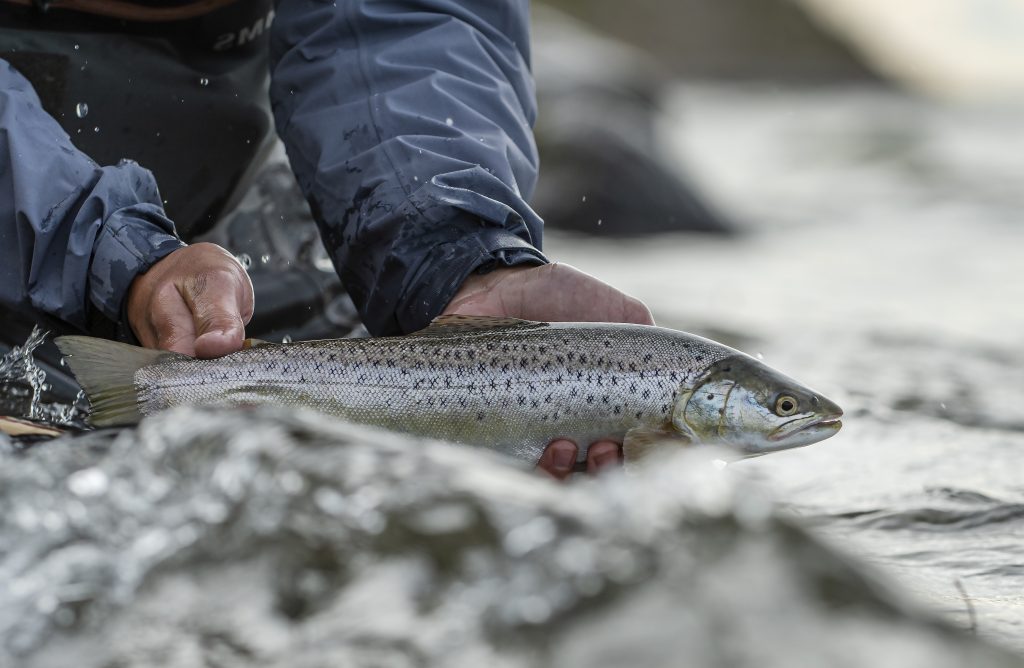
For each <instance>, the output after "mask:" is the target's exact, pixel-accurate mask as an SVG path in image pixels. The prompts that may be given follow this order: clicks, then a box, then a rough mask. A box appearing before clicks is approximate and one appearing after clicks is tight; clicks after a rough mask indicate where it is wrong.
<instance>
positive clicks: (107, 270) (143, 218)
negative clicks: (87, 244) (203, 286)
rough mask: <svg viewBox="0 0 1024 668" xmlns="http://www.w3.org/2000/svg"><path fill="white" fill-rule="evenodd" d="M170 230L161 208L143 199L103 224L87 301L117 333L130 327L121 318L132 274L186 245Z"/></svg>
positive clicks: (133, 277) (90, 268)
mask: <svg viewBox="0 0 1024 668" xmlns="http://www.w3.org/2000/svg"><path fill="white" fill-rule="evenodd" d="M173 231H174V225H173V223H171V221H170V220H169V219H168V218H167V217H166V216H165V215H164V213H163V210H162V209H161V208H160V207H158V206H156V205H153V204H146V203H142V204H137V205H134V206H130V207H126V208H124V209H119V210H117V211H115V212H114V213H112V214H111V215H110V217H109V218H108V219H107V220H106V222H105V223H104V224H103V227H102V229H101V230H100V234H99V237H98V238H97V239H96V243H95V245H94V246H93V257H92V263H91V264H90V266H89V301H90V302H91V303H92V305H93V306H94V307H95V308H96V309H97V310H98V311H99V312H100V313H101V314H102V315H103V316H104V317H105V318H107V319H109V320H110V321H111V322H113V323H116V324H117V325H118V331H119V334H122V335H123V334H124V333H126V332H130V331H131V330H130V328H128V327H127V323H124V322H122V320H123V308H124V303H125V298H126V297H127V295H128V288H129V287H131V284H132V281H133V280H135V277H136V276H138V275H139V274H143V273H145V272H146V271H148V270H149V268H150V267H152V266H153V265H154V264H156V263H157V262H158V261H160V260H162V259H163V258H165V257H167V256H168V255H170V254H171V253H173V252H174V251H176V250H178V249H180V248H184V247H185V245H186V244H185V243H184V242H183V241H182V240H181V239H179V238H178V237H176V236H175V235H174V234H173V233H172V232H173Z"/></svg>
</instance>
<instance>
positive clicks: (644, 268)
mask: <svg viewBox="0 0 1024 668" xmlns="http://www.w3.org/2000/svg"><path fill="white" fill-rule="evenodd" d="M1021 112H1022V110H1021V109H1019V108H1017V109H1015V108H1005V109H991V108H983V109H979V108H970V107H938V106H936V105H934V104H930V103H927V102H924V101H920V100H915V99H910V98H907V97H904V96H901V95H897V94H893V93H886V92H881V91H877V90H862V91H857V90H853V91H846V92H832V93H794V92H783V91H779V90H774V89H770V88H737V87H727V88H723V87H704V88H700V87H686V88H684V89H682V90H680V91H679V93H678V95H677V96H675V97H673V100H672V103H671V105H670V113H669V114H668V116H667V118H666V121H665V124H664V127H663V128H662V140H663V145H664V146H665V147H666V151H668V152H669V153H671V154H672V155H674V156H676V159H677V160H678V161H679V164H680V166H681V168H683V169H685V170H686V173H687V174H688V176H689V177H690V178H691V179H693V180H694V181H696V182H698V183H700V184H701V185H703V186H704V188H705V189H706V191H708V192H710V193H711V194H712V197H713V199H714V201H715V203H716V204H717V205H718V206H719V207H721V208H723V209H725V210H726V211H727V212H728V213H729V214H731V216H732V217H733V218H734V219H735V220H737V221H739V224H740V225H742V227H743V230H744V234H743V235H741V237H740V238H739V239H726V240H716V239H707V238H703V237H686V236H669V237H660V238H656V239H649V240H644V241H636V242H617V243H616V244H615V245H614V246H610V245H606V244H604V243H601V242H592V241H584V240H581V239H577V238H559V237H555V238H551V239H550V240H549V245H548V248H547V250H548V251H549V252H550V254H551V255H552V256H553V257H557V258H560V259H564V260H565V261H567V262H570V263H572V264H575V265H577V266H579V267H581V268H583V269H586V270H589V271H591V272H593V273H595V274H598V275H600V276H602V277H604V278H605V279H606V280H608V281H609V282H611V283H613V284H615V285H617V286H620V287H623V288H624V289H626V290H628V291H631V292H632V293H633V294H635V295H637V296H639V297H641V298H643V299H644V300H646V301H647V303H648V304H649V305H650V306H651V307H652V310H653V311H654V314H655V317H656V319H657V320H658V321H659V322H660V324H665V325H668V326H672V327H677V328H680V329H685V330H689V331H696V332H698V333H701V332H703V333H706V334H708V335H710V336H712V337H714V338H718V339H721V340H724V341H728V342H732V343H733V344H735V345H737V346H738V347H740V348H741V349H743V350H745V351H746V352H749V353H751V354H761V355H763V356H764V358H765V360H766V361H767V362H768V363H769V364H772V365H773V366H775V367H777V368H779V369H781V370H783V371H785V372H787V373H789V374H791V375H793V376H795V377H797V378H800V379H801V380H804V381H806V382H808V383H809V384H811V386H813V387H816V388H818V389H820V390H821V391H822V392H824V393H825V394H826V395H827V396H830V397H833V396H834V398H836V399H837V400H838V401H839V403H840V404H841V405H843V406H844V407H845V408H846V411H847V415H848V418H847V419H846V420H844V422H845V426H844V428H843V430H842V431H841V432H840V433H839V434H838V435H837V436H836V437H834V438H832V439H831V440H829V441H827V442H825V443H822V444H820V445H817V446H813V447H810V448H806V449H802V450H796V451H790V452H785V453H780V454H778V455H773V456H771V457H764V458H761V459H756V460H749V461H746V462H742V463H740V464H737V465H735V467H736V468H738V469H744V470H745V471H747V472H750V473H754V474H756V475H758V476H760V477H762V478H764V479H766V480H768V481H770V485H771V487H772V488H773V489H775V490H776V491H777V493H778V494H779V496H780V497H781V498H782V499H784V501H785V504H786V505H787V507H788V508H789V512H791V513H793V514H795V515H797V516H799V517H800V518H802V520H803V521H806V522H808V523H811V524H813V525H814V526H815V527H816V531H817V532H819V533H821V534H822V535H824V536H827V537H828V538H829V540H831V541H832V542H834V543H835V544H837V545H841V546H842V547H843V549H848V550H852V551H853V552H855V553H856V554H858V555H860V556H861V557H862V558H863V559H864V560H865V561H867V562H869V563H871V564H874V565H877V566H878V568H879V569H880V570H881V571H882V572H883V573H884V574H885V576H886V577H887V578H889V579H890V580H892V581H894V582H898V583H899V586H900V587H901V588H902V589H904V590H907V591H910V592H913V595H914V596H916V598H917V599H918V600H920V601H921V602H922V603H923V604H924V605H925V606H927V607H928V608H929V609H932V610H936V611H939V612H941V614H942V615H943V616H944V617H945V618H946V619H948V620H950V621H952V622H953V623H955V624H958V625H960V626H964V627H970V626H972V625H973V626H976V628H977V632H978V633H979V634H980V635H981V636H983V637H987V638H991V639H993V640H996V641H997V642H1000V643H1002V644H1005V645H1008V646H1011V647H1014V648H1016V649H1018V650H1024V346H1022V344H1024V309H1022V308H1021V306H1020V305H1021V304H1024V280H1022V278H1021V273H1020V272H1021V267H1022V266H1024V225H1021V223H1022V222H1024V220H1022V217H1024V187H1022V183H1024V151H1021V150H1020V147H1021V146H1024V114H1022V113H1021ZM680 121H681V122H680ZM965 598H969V601H970V606H968V605H967V604H966V603H965ZM969 607H972V608H973V612H972V611H970V610H969ZM972 615H973V617H972Z"/></svg>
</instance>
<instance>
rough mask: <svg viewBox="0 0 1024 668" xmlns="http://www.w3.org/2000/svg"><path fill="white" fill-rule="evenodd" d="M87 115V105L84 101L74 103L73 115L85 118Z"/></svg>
mask: <svg viewBox="0 0 1024 668" xmlns="http://www.w3.org/2000/svg"><path fill="white" fill-rule="evenodd" d="M88 115H89V105H87V104H86V103H85V102H79V103H78V104H76V105H75V116H78V117H79V118H85V117H86V116H88Z"/></svg>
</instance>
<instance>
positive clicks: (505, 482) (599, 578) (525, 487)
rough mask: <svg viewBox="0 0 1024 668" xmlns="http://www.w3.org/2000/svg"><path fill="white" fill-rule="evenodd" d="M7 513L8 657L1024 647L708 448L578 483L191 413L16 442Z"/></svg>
mask: <svg viewBox="0 0 1024 668" xmlns="http://www.w3.org/2000/svg"><path fill="white" fill-rule="evenodd" d="M0 507H3V508H4V512H3V513H0V591H3V592H4V594H5V595H4V596H0V664H2V665H19V666H25V667H26V668H35V667H38V666H46V665H88V666H113V665H138V659H137V657H139V656H154V657H155V656H159V657H165V656H186V657H190V660H189V661H185V662H184V663H181V662H178V663H174V662H171V661H162V662H161V665H170V664H171V663H174V665H179V663H181V665H185V664H189V665H191V664H193V663H195V664H200V665H232V666H234V665H239V666H241V665H252V666H256V665H259V666H266V667H268V668H271V667H277V666H282V667H283V666H313V665H353V666H355V665H376V666H409V665H424V666H428V665H429V666H448V667H451V668H462V667H466V668H469V667H470V666H479V665H481V663H482V662H483V659H481V657H487V661H486V662H487V663H488V664H490V665H501V666H503V667H505V668H525V667H526V666H531V667H537V668H551V667H553V666H558V667H559V668H583V667H585V666H586V667H588V668H593V667H594V666H611V665H637V666H656V665H673V664H674V663H677V662H676V661H675V658H676V657H678V656H681V655H683V653H685V654H686V656H688V657H689V665H691V666H693V667H694V668H704V667H707V668H710V667H711V666H722V665H735V666H744V667H745V666H758V668H783V667H784V666H794V665H816V666H817V665H821V666H830V665H844V666H850V667H854V666H872V668H874V667H876V666H887V667H888V666H907V665H914V666H924V665H927V666H930V667H931V668H954V667H958V666H963V665H972V666H986V667H991V668H994V667H997V666H998V667H1000V668H1003V667H1006V668H1010V667H1015V668H1019V667H1020V665H1021V664H1020V662H1019V661H1018V660H1016V659H1014V658H1012V657H1009V656H1007V655H1003V654H1001V653H1000V652H998V651H996V650H991V649H990V648H988V647H986V646H984V645H983V644H982V643H981V642H979V641H978V640H977V639H973V638H968V637H965V636H963V635H960V634H956V633H954V632H952V631H949V630H948V629H944V628H942V627H940V626H939V625H937V624H935V623H933V622H930V621H927V620H922V619H920V618H918V617H915V616H914V615H912V614H910V613H908V612H907V611H905V610H903V609H901V608H898V607H896V606H894V605H893V604H892V603H891V602H890V600H889V599H888V597H887V595H885V594H884V593H883V592H884V587H882V586H880V585H878V584H877V583H873V582H871V581H869V580H868V579H866V578H865V577H864V576H862V575H861V574H860V573H859V572H858V570H857V569H856V568H855V567H852V566H851V565H850V564H849V563H848V561H847V560H846V559H844V558H842V557H839V556H837V555H835V554H834V553H833V552H832V551H831V550H830V549H828V548H826V547H824V546H823V545H821V544H819V543H818V542H817V541H816V540H815V539H814V538H813V537H811V536H809V535H808V534H807V533H806V532H805V531H803V530H801V529H800V528H798V527H795V526H793V525H791V524H789V523H787V522H786V521H784V520H780V519H778V518H777V517H775V515H774V514H773V511H772V506H771V503H770V501H769V500H768V499H767V497H766V496H765V495H764V493H763V491H762V490H759V489H758V488H757V487H755V486H753V485H750V484H747V483H745V482H743V481H742V480H739V479H737V478H735V477H733V476H731V475H729V472H728V470H726V471H718V470H716V469H714V468H713V467H711V466H709V464H708V462H707V460H706V455H705V454H701V453H698V452H697V451H696V450H693V451H690V452H688V453H684V454H682V455H681V456H680V457H679V458H677V459H675V460H666V461H665V462H663V465H659V466H656V467H651V468H649V469H647V470H643V471H638V472H636V473H635V474H633V475H630V476H623V475H618V476H611V477H608V478H606V479H604V480H599V481H596V482H591V483H587V484H582V485H575V486H572V487H570V488H565V487H560V486H557V485H555V484H552V483H550V482H547V481H545V480H543V479H541V478H540V477H538V476H535V475H532V474H530V473H529V472H524V471H518V470H516V469H514V468H512V467H509V466H508V465H506V464H505V463H503V462H502V461H501V460H498V459H496V458H493V457H488V456H486V455H484V454H483V453H479V452H472V451H471V450H469V449H467V448H459V447H455V446H450V445H446V444H442V443H434V442H427V441H418V440H414V439H409V438H406V437H402V436H399V435H394V434H388V433H384V432H379V431H374V430H369V429H360V428H355V427H352V426H351V425H347V424H344V423H340V422H336V421H333V420H329V419H326V418H323V417H321V416H318V415H315V414H312V413H304V412H297V413H283V412H277V411H249V410H233V411H223V410H220V411H200V410H194V409H189V408H182V409H177V410H175V411H173V412H169V413H166V414H163V415H160V416H157V417H155V418H151V419H149V420H147V421H146V422H144V423H143V424H142V425H141V426H140V427H139V428H138V429H137V430H136V429H130V430H126V431H124V432H122V433H121V434H119V435H118V436H116V438H115V437H113V436H112V435H111V434H110V433H109V432H105V431H97V432H90V433H88V434H86V435H84V436H78V437H65V438H62V439H60V440H58V441H54V442H52V443H49V444H47V446H46V447H44V448H36V449H34V450H31V451H29V453H28V454H27V455H23V456H20V457H14V456H8V455H5V454H4V451H3V450H2V449H0ZM751 508H755V509H757V511H758V512H750V509H751ZM141 623H144V624H145V633H140V632H139V630H140V628H141V627H140V624H141ZM319 638H323V639H325V640H324V641H322V642H319V641H315V642H311V641H310V639H314V640H315V639H319ZM327 639H329V640H327ZM737 647H739V648H743V654H742V657H744V660H740V661H737V660H736V657H737V650H736V648H737ZM410 656H412V657H415V658H416V660H415V661H413V662H410V660H409V657H410ZM608 656H613V657H615V658H616V659H617V661H614V662H611V661H607V660H602V658H603V657H608ZM851 656H853V657H863V659H856V660H851V659H850V657H851ZM82 657H86V658H84V659H83V658H82ZM225 657H226V658H225ZM745 657H750V658H749V659H746V658H745ZM880 658H881V659H883V660H879V659H880ZM222 659H223V660H222Z"/></svg>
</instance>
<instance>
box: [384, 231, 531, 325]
mask: <svg viewBox="0 0 1024 668" xmlns="http://www.w3.org/2000/svg"><path fill="white" fill-rule="evenodd" d="M549 262H550V261H549V260H548V259H547V258H546V257H545V256H544V254H543V253H541V252H540V251H539V250H538V249H537V248H535V247H534V246H533V245H532V244H530V243H529V242H527V241H524V240H523V239H521V238H520V237H518V236H516V235H515V234H512V233H511V232H508V231H506V230H503V229H498V228H483V229H481V230H479V232H478V233H477V234H474V235H472V236H468V237H464V238H462V239H458V240H456V241H452V242H449V243H444V244H440V245H438V246H435V247H434V248H433V249H431V250H430V252H429V253H427V254H426V255H425V256H424V258H423V262H422V263H421V264H420V269H419V271H418V272H417V273H416V274H415V275H414V276H413V277H412V280H411V281H409V282H408V283H407V285H409V286H410V287H409V289H407V290H406V292H405V294H404V295H403V296H402V298H401V299H400V300H399V304H398V309H397V313H396V319H397V321H398V326H399V328H400V329H401V331H402V333H405V334H408V333H411V332H415V331H418V330H421V329H423V328H424V327H426V326H427V325H429V324H430V321H431V320H433V319H434V318H436V317H437V316H438V315H440V313H441V311H443V310H444V309H445V307H446V306H448V304H449V303H450V302H451V300H452V299H453V298H454V297H455V294H456V293H457V292H458V291H459V288H461V287H462V284H463V283H464V282H465V281H466V278H468V277H469V275H470V274H472V273H474V272H476V273H480V274H485V273H488V272H491V271H494V270H495V269H499V268H503V267H515V266H521V265H534V266H539V265H544V264H548V263H549Z"/></svg>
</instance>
